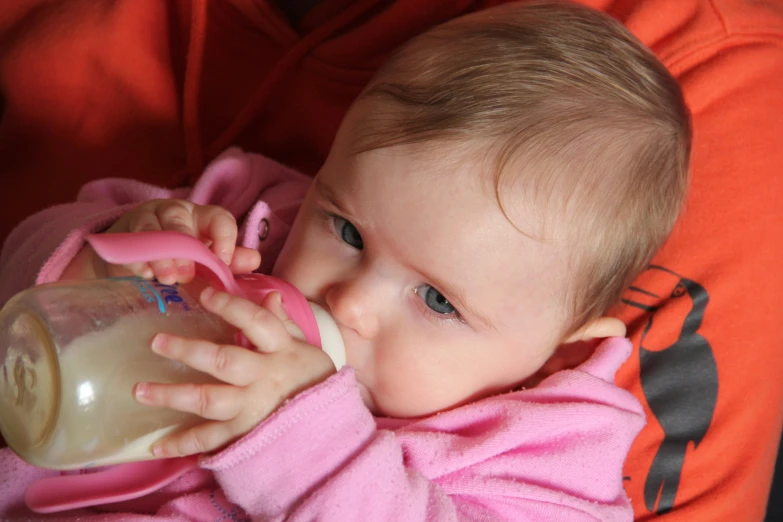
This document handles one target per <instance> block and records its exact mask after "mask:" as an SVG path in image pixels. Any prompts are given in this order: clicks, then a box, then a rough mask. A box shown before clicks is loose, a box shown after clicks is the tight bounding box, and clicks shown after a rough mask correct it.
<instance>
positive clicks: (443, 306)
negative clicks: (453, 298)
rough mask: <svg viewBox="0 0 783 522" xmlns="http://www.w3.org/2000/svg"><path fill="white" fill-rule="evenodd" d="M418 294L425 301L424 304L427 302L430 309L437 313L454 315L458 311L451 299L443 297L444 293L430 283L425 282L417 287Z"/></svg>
mask: <svg viewBox="0 0 783 522" xmlns="http://www.w3.org/2000/svg"><path fill="white" fill-rule="evenodd" d="M416 295H418V296H419V297H421V299H422V300H423V301H424V304H426V305H427V307H428V308H429V309H430V310H432V311H433V312H435V313H437V314H441V315H452V314H455V313H456V312H457V310H456V309H455V308H454V307H453V306H451V303H449V300H448V299H446V298H445V297H443V294H441V293H440V292H438V291H437V290H435V289H434V288H433V287H432V286H430V285H428V284H423V285H421V286H418V287H416Z"/></svg>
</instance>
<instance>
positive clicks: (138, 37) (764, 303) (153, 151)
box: [0, 0, 783, 522]
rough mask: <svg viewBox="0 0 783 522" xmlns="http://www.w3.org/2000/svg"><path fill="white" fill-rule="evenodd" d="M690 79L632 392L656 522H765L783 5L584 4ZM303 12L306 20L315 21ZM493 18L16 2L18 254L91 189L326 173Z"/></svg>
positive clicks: (628, 381) (781, 161)
mask: <svg viewBox="0 0 783 522" xmlns="http://www.w3.org/2000/svg"><path fill="white" fill-rule="evenodd" d="M583 1H584V3H587V4H589V5H591V6H593V7H596V8H598V9H601V10H604V11H607V12H609V13H610V14H612V15H613V16H615V17H617V18H618V19H620V20H621V21H622V22H623V23H625V24H626V25H627V26H628V27H629V28H630V29H631V31H633V32H634V33H635V34H636V35H637V36H638V37H639V38H640V39H641V40H642V41H643V42H644V43H645V44H647V45H648V46H649V47H650V48H652V49H653V51H655V52H656V53H657V55H658V56H659V57H660V58H661V60H662V61H663V62H664V63H665V64H666V65H667V66H668V67H669V68H670V70H671V71H672V72H673V73H674V74H675V76H676V77H677V78H678V79H679V80H680V82H681V84H682V86H683V89H684V91H685V95H686V99H687V101H688V103H689V105H690V107H691V110H692V112H693V117H694V129H695V139H694V149H693V164H692V168H693V182H692V190H691V195H690V198H689V200H688V204H687V209H686V211H685V214H684V216H683V219H682V220H681V222H680V223H679V225H678V226H677V229H676V231H675V233H674V235H673V236H672V238H671V239H670V241H669V242H668V243H667V245H666V246H665V248H664V249H663V250H662V252H661V253H660V254H659V255H658V256H657V257H656V259H655V261H654V263H653V265H652V266H651V267H650V268H649V269H648V270H647V271H646V272H645V273H644V274H643V275H642V276H641V277H640V278H639V280H638V281H637V282H636V284H635V285H634V287H633V288H632V289H631V291H629V292H628V294H627V295H626V296H625V299H624V303H625V306H624V307H623V308H622V309H621V310H620V311H619V312H618V313H619V315H620V317H621V318H622V319H624V320H625V321H626V322H627V323H628V324H629V325H630V328H629V335H630V337H631V339H632V341H633V343H634V349H635V351H634V354H633V356H632V357H631V360H630V362H629V363H627V364H626V365H625V366H624V368H623V369H622V370H621V371H620V373H619V375H618V383H619V384H620V385H622V386H624V387H626V388H627V389H629V390H630V391H632V392H633V393H634V394H635V395H636V396H637V397H638V398H639V399H640V400H641V401H642V403H643V404H644V405H645V408H646V411H647V415H648V425H647V427H646V428H645V429H644V431H643V432H642V434H641V435H640V436H639V438H638V439H637V440H636V442H635V444H634V446H633V448H632V451H631V454H630V456H629V458H628V460H627V463H626V471H625V475H626V488H627V491H628V493H629V495H630V497H631V499H632V502H633V504H634V509H635V511H636V515H637V520H659V519H660V520H665V521H683V522H686V521H687V522H691V521H706V520H710V521H713V520H730V521H744V520H762V518H763V515H764V508H765V505H766V499H767V494H768V489H769V484H770V478H771V474H772V469H773V464H774V459H775V453H776V449H777V444H778V441H779V440H780V431H781V424H782V423H783V380H782V379H781V378H780V376H781V375H783V357H781V356H780V352H781V343H782V341H783V311H781V309H780V306H779V296H781V295H783V273H782V272H781V270H780V269H779V264H780V260H781V259H783V241H781V238H782V237H783V176H780V169H781V166H782V165H783V88H782V87H781V79H783V4H781V2H780V1H779V0H767V1H766V2H765V1H763V0H583ZM294 3H297V2H290V4H294ZM495 3H500V2H497V1H495V2H493V1H490V0H486V1H479V0H398V1H396V2H392V1H388V0H387V1H384V0H353V1H351V0H322V1H321V2H319V3H318V4H317V5H316V7H314V8H312V9H311V10H309V11H308V12H307V14H306V15H305V16H304V17H303V18H301V19H298V20H297V22H296V23H291V22H289V21H288V20H287V19H286V17H285V16H284V15H283V13H282V12H281V11H279V10H278V9H276V8H275V7H274V4H273V3H272V2H269V1H266V0H230V1H229V0H225V1H212V2H210V1H207V0H170V1H166V2H164V1H162V0H61V1H52V0H3V2H2V5H0V95H1V97H0V106H1V107H2V119H1V120H0V197H2V204H0V237H5V235H6V234H7V233H8V232H9V231H10V230H11V229H12V228H13V226H14V225H15V224H16V223H18V222H19V221H20V220H21V219H22V218H23V217H25V216H27V215H29V214H31V213H33V212H35V211H37V210H40V209H42V208H44V207H46V206H49V205H52V204H54V203H57V202H65V201H70V200H72V199H73V198H74V196H75V194H76V191H77V189H78V188H79V187H80V186H81V185H82V184H83V183H85V182H87V181H89V180H92V179H97V178H103V177H107V176H117V177H130V178H135V179H139V180H144V181H148V182H152V183H155V184H158V185H165V186H169V187H174V186H178V185H187V184H192V183H193V182H194V180H195V179H196V178H197V177H198V175H199V173H200V172H201V170H202V168H203V166H204V165H205V163H206V162H207V161H208V160H210V159H212V158H214V157H215V156H216V155H217V154H218V153H219V152H220V151H222V150H223V149H225V148H226V147H227V146H229V145H239V146H241V147H243V148H244V149H247V150H250V151H254V152H260V153H262V154H265V155H268V156H271V157H272V158H274V159H277V160H279V161H281V162H283V163H285V164H288V165H290V166H292V167H294V168H297V169H299V170H302V171H304V172H307V173H311V174H313V173H315V172H316V170H317V169H318V167H319V165H320V164H321V162H322V161H323V160H324V157H325V155H326V153H327V151H328V149H329V146H330V144H331V141H332V138H333V136H334V133H335V131H336V128H337V126H338V124H339V122H340V120H341V118H342V116H343V114H344V112H345V110H346V108H347V107H348V105H349V104H350V102H351V101H352V100H353V99H354V97H355V96H356V95H357V94H358V92H359V91H360V90H361V88H362V87H363V86H364V85H365V83H366V82H367V80H368V79H369V78H370V76H371V75H372V73H373V71H374V70H375V69H376V68H377V67H378V65H379V64H380V63H382V62H383V60H384V59H385V58H386V57H387V56H388V54H389V53H390V51H392V50H393V49H394V48H395V47H397V46H398V45H399V44H401V43H402V42H404V41H406V40H407V39H409V38H410V37H412V36H414V35H416V34H418V33H420V32H422V31H424V30H426V29H427V28H429V27H431V26H433V25H435V24H437V23H439V22H443V21H445V20H448V19H450V18H454V17H456V16H459V15H460V14H463V13H466V12H468V11H471V10H474V9H478V8H482V7H487V6H490V5H493V4H495Z"/></svg>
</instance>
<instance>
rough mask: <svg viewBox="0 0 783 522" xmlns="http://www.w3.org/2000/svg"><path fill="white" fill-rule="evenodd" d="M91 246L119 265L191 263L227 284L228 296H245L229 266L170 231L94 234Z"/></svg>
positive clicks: (196, 242) (190, 239)
mask: <svg viewBox="0 0 783 522" xmlns="http://www.w3.org/2000/svg"><path fill="white" fill-rule="evenodd" d="M87 242H88V243H89V244H90V246H92V248H94V249H95V252H96V253H97V254H98V255H99V256H101V258H102V259H104V260H105V261H108V262H109V263H113V264H116V265H128V264H131V263H145V262H148V261H158V260H160V259H190V260H191V261H195V262H196V263H199V264H200V265H203V266H204V267H206V268H208V269H209V270H210V272H212V274H214V275H215V276H216V277H217V278H218V280H219V281H220V282H221V283H222V284H223V288H225V289H226V292H228V293H230V294H234V295H238V296H241V297H244V296H245V293H244V292H243V291H242V289H241V288H240V287H239V285H238V284H237V283H236V281H235V280H234V274H232V273H231V270H229V268H228V267H227V266H226V264H225V263H224V262H223V261H221V260H220V259H218V258H217V257H216V256H215V254H213V253H212V252H211V251H210V250H209V249H208V248H207V247H206V246H205V245H204V244H203V243H202V242H201V241H199V240H198V239H196V238H194V237H191V236H188V235H185V234H181V233H179V232H166V231H162V232H133V233H121V234H90V235H89V236H87Z"/></svg>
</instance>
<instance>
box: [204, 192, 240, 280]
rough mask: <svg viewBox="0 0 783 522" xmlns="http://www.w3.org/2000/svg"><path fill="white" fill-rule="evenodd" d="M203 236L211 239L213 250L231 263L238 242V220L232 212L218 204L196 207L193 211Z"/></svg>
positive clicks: (227, 262) (226, 261) (223, 259)
mask: <svg viewBox="0 0 783 522" xmlns="http://www.w3.org/2000/svg"><path fill="white" fill-rule="evenodd" d="M193 216H194V218H195V222H196V228H197V229H198V233H199V235H200V236H201V237H205V238H208V239H209V240H210V241H211V248H212V252H214V253H215V255H216V256H218V257H219V258H220V259H221V260H222V261H223V262H224V263H225V264H227V265H230V264H231V260H232V258H233V257H234V248H235V247H236V244H237V233H238V230H237V222H236V219H234V216H232V215H231V213H230V212H229V211H228V210H226V209H224V208H223V207H219V206H216V205H209V206H203V207H196V208H195V209H194V212H193Z"/></svg>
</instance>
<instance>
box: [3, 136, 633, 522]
mask: <svg viewBox="0 0 783 522" xmlns="http://www.w3.org/2000/svg"><path fill="white" fill-rule="evenodd" d="M309 181H310V178H308V177H306V176H303V175H301V174H298V173H296V172H294V171H291V170H289V169H287V168H285V167H283V166H281V165H279V164H277V163H275V162H273V161H271V160H269V159H266V158H263V157H261V156H258V155H252V154H244V153H242V152H240V151H238V150H236V149H233V150H229V151H227V152H226V153H225V154H223V155H222V156H221V157H220V158H218V159H217V160H215V162H213V163H212V164H211V165H210V166H209V167H208V169H207V170H206V172H205V173H204V175H203V176H202V178H201V180H200V181H199V183H197V184H196V186H195V187H193V188H192V189H177V190H165V189H160V188H156V187H152V186H149V185H145V184H141V183H137V182H133V181H128V180H116V179H114V180H112V179H107V180H101V181H97V182H93V183H91V184H88V185H86V186H85V187H84V188H83V189H82V191H81V192H80V194H79V197H78V200H77V202H75V203H73V204H68V205H61V206H57V207H52V208H50V209H47V210H45V211H43V212H40V213H39V214H36V215H34V216H32V217H30V218H29V219H27V220H26V221H24V222H23V223H22V224H21V225H19V226H18V227H17V228H16V230H15V231H14V232H13V234H12V235H11V236H10V237H9V239H8V241H7V242H6V244H5V245H4V248H3V252H2V256H1V257H0V269H1V270H2V272H0V273H2V278H1V279H0V302H5V300H7V299H8V298H9V297H10V296H11V295H13V294H14V293H16V292H18V291H20V290H22V289H23V288H25V287H27V286H30V285H31V284H33V283H34V282H35V283H44V282H48V281H54V280H56V279H58V277H59V276H60V274H61V273H62V270H63V269H64V268H65V266H66V265H67V264H68V262H69V261H70V260H71V258H72V257H73V256H74V255H75V254H76V252H78V251H79V249H80V248H81V247H82V246H83V243H84V236H85V235H86V234H87V233H89V232H94V231H100V230H102V229H104V228H105V227H107V226H108V225H109V224H110V223H112V222H113V221H114V220H115V219H117V217H118V216H120V215H122V213H124V212H126V211H127V210H128V209H129V208H131V207H132V206H133V205H134V204H136V203H138V202H141V201H145V200H148V199H152V198H171V197H181V198H187V199H190V200H191V201H194V202H197V203H209V204H218V205H222V206H224V207H226V208H227V209H229V210H230V211H231V212H232V213H233V214H234V215H235V216H237V218H242V217H244V221H243V223H242V226H241V234H240V241H241V243H242V244H243V245H244V246H247V247H252V248H258V249H259V250H261V252H262V256H263V258H264V262H263V269H265V270H268V269H269V268H270V266H271V264H272V263H273V262H274V259H275V257H276V255H277V253H278V252H279V249H280V246H281V245H282V243H283V241H284V239H285V237H286V235H287V232H288V229H289V226H290V223H291V222H292V220H293V217H294V215H295V213H296V210H297V208H298V206H299V203H300V201H301V199H302V197H303V196H304V193H305V191H306V189H307V186H308V184H309ZM630 353H631V345H630V343H629V342H628V341H627V340H625V339H609V340H607V341H605V342H604V343H603V344H601V345H600V346H599V348H598V350H597V351H596V353H595V354H594V355H593V357H592V358H591V359H590V360H589V361H587V362H586V363H584V364H583V365H581V366H580V367H578V368H577V369H575V370H568V371H561V372H559V373H557V374H555V375H553V376H551V377H550V378H548V379H546V380H545V381H543V382H542V383H541V384H540V385H539V386H537V387H536V388H534V389H530V390H521V391H514V392H510V393H506V394H503V395H498V396H494V397H489V398H487V399H484V400H481V401H478V402H475V403H473V404H469V405H467V406H463V407H460V408H456V409H454V410H451V411H448V412H445V413H441V414H439V415H434V416H432V417H428V418H423V419H415V420H401V419H386V418H374V417H373V416H372V415H371V414H370V412H369V411H368V410H367V409H366V408H365V407H364V405H363V403H362V400H361V397H360V395H359V390H358V388H357V385H356V381H355V377H354V373H353V371H352V370H351V369H350V368H348V367H346V368H344V369H342V370H341V371H340V372H338V373H337V374H335V375H333V376H332V377H330V378H329V379H327V380H326V381H324V382H322V383H321V384H318V385H316V386H314V387H312V388H310V389H308V390H306V391H304V392H302V393H300V394H299V395H298V396H296V397H295V398H294V399H292V400H291V401H289V402H288V403H286V404H285V405H283V406H282V407H281V408H280V409H279V410H278V411H277V412H275V413H274V414H273V415H272V416H270V417H269V418H268V419H267V420H266V421H264V422H262V423H261V424H260V425H259V426H257V427H256V428H255V429H254V430H253V431H251V432H250V433H248V434H247V435H246V436H244V437H243V438H241V439H240V440H238V441H237V442H235V443H234V444H232V445H231V446H229V447H228V448H226V449H225V450H223V451H221V452H219V453H217V454H216V455H213V456H209V457H206V458H205V459H204V460H203V461H202V466H201V469H198V470H195V471H192V472H190V473H188V474H186V475H185V476H183V477H181V478H180V479H179V480H177V481H176V482H174V483H172V484H170V485H169V486H166V487H165V488H163V489H161V490H159V491H157V492H155V493H153V494H151V495H148V496H146V497H143V498H139V499H136V500H133V501H127V502H124V503H120V504H114V505H111V506H102V507H100V508H93V509H82V510H76V511H70V512H66V513H62V514H59V515H50V516H46V517H45V516H42V515H37V514H34V513H31V512H30V511H28V510H27V509H26V508H25V506H24V504H23V494H24V490H25V488H26V486H27V485H28V484H29V483H30V482H31V481H32V480H34V479H36V478H40V477H44V476H51V475H54V474H56V473H57V472H54V471H51V470H44V469H40V468H35V467H33V466H30V465H28V464H26V463H24V462H23V461H22V460H20V459H19V458H18V457H16V455H15V454H13V453H12V452H11V451H10V450H8V449H4V450H1V451H0V519H2V520H19V519H22V520H23V519H28V520H31V519H34V520H40V519H46V520H49V519H52V520H77V519H79V520H81V519H84V518H88V519H90V520H98V521H99V520H123V521H124V520H140V521H141V520H204V521H215V520H293V521H300V520H301V521H305V520H308V521H309V520H325V521H335V520H339V521H351V520H356V521H363V522H364V521H376V520H377V521H381V520H383V521H386V520H388V521H394V520H399V521H406V522H411V521H417V520H514V521H523V520H556V521H588V520H589V521H629V520H632V519H633V512H632V510H631V507H630V504H629V501H628V499H627V497H626V495H625V492H624V489H623V477H622V466H623V462H624V460H625V457H626V455H627V453H628V450H629V447H630V445H631V442H632V441H633V439H634V437H635V436H636V435H637V433H638V432H639V431H640V430H641V428H642V426H643V425H644V414H643V411H642V408H641V405H640V404H639V403H638V401H637V400H636V399H635V398H634V397H633V396H632V395H631V394H630V393H628V392H626V391H624V390H622V389H620V388H618V387H617V386H615V385H614V382H613V381H614V374H615V372H616V370H617V368H618V367H619V366H620V365H621V364H622V363H623V362H624V361H625V360H626V359H627V358H628V356H629V355H630Z"/></svg>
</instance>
